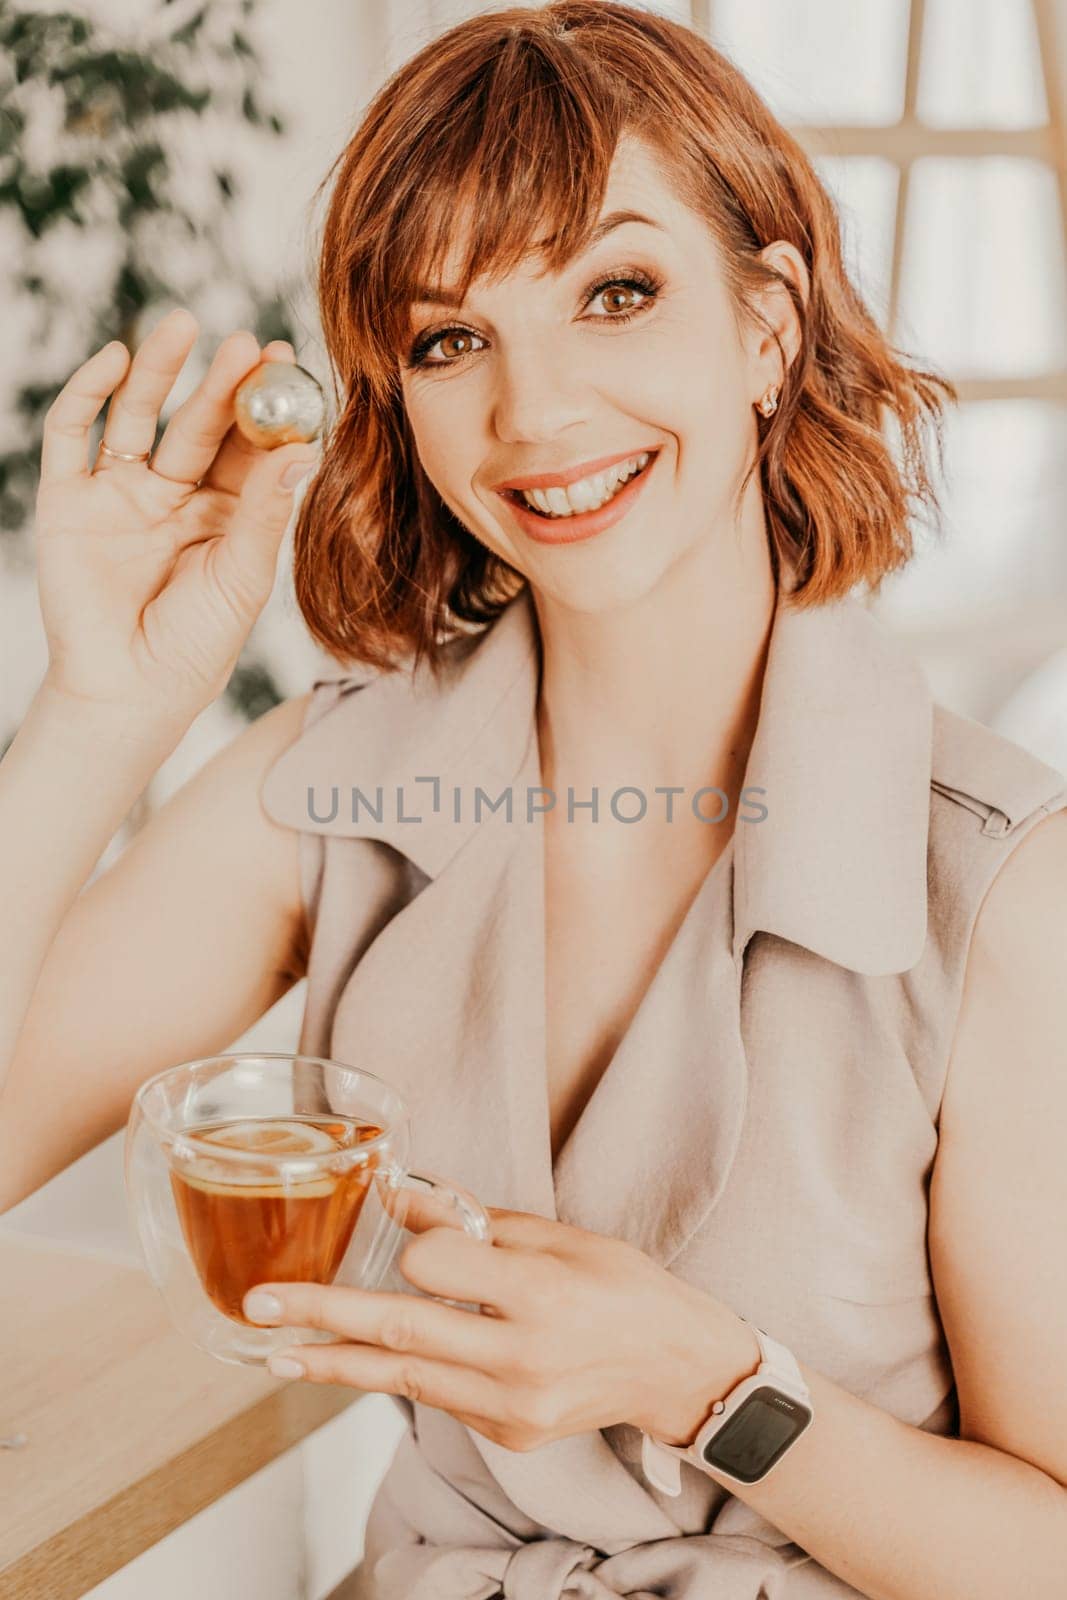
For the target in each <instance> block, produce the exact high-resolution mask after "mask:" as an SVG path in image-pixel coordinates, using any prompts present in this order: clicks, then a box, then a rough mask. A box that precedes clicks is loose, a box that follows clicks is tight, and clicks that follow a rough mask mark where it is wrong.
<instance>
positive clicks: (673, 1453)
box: [641, 1322, 810, 1496]
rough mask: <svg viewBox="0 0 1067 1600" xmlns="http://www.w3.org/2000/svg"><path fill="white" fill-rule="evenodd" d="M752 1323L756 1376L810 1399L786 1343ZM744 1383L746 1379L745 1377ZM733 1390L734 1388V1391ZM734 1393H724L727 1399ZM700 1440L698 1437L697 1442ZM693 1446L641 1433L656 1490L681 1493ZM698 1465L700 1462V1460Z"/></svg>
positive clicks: (643, 1454)
mask: <svg viewBox="0 0 1067 1600" xmlns="http://www.w3.org/2000/svg"><path fill="white" fill-rule="evenodd" d="M748 1326H749V1327H750V1328H751V1329H752V1331H753V1333H754V1334H755V1335H756V1341H757V1343H758V1344H759V1349H760V1364H759V1366H758V1367H757V1368H756V1371H755V1373H754V1374H753V1376H754V1377H760V1378H766V1379H767V1380H768V1382H771V1383H776V1384H777V1385H778V1386H779V1387H780V1388H782V1389H784V1390H786V1392H788V1393H790V1394H792V1395H793V1396H794V1398H795V1399H798V1400H805V1401H807V1400H809V1399H810V1396H809V1394H808V1388H807V1385H806V1384H805V1382H804V1378H803V1374H802V1373H801V1370H800V1367H799V1366H798V1364H797V1361H796V1357H795V1356H794V1355H793V1353H792V1351H791V1350H787V1349H786V1347H785V1345H783V1344H778V1343H777V1342H776V1341H775V1340H774V1339H770V1338H768V1336H767V1335H766V1334H765V1333H764V1331H763V1329H762V1328H757V1327H756V1324H755V1323H754V1322H750V1323H749V1324H748ZM741 1381H742V1382H744V1381H745V1380H744V1379H742V1380H741ZM732 1392H733V1391H732V1390H731V1393H732ZM729 1398H730V1396H729V1395H725V1396H723V1399H724V1401H725V1400H729ZM702 1431H703V1425H702V1426H701V1428H700V1429H698V1430H697V1437H698V1438H699V1436H700V1433H701V1432H702ZM693 1443H694V1444H695V1443H696V1440H694V1441H693ZM692 1449H693V1445H687V1446H683V1445H673V1444H664V1443H663V1441H662V1440H661V1439H656V1438H654V1437H653V1435H652V1434H650V1433H644V1434H642V1436H641V1470H642V1471H643V1472H644V1475H645V1477H646V1478H647V1479H648V1481H649V1483H650V1484H651V1485H652V1487H653V1488H654V1489H658V1490H659V1491H660V1493H661V1494H669V1495H672V1496H673V1495H679V1494H681V1492H682V1462H683V1461H692V1460H694V1457H693V1456H692V1455H691V1454H690V1452H691V1451H692ZM696 1465H698V1466H699V1465H700V1462H699V1461H697V1462H696Z"/></svg>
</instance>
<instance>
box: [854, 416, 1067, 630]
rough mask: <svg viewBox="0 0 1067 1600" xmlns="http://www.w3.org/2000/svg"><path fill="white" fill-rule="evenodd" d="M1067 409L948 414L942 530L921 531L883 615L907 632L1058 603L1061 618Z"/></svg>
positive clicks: (1066, 549) (1065, 577)
mask: <svg viewBox="0 0 1067 1600" xmlns="http://www.w3.org/2000/svg"><path fill="white" fill-rule="evenodd" d="M1065 463H1067V408H1064V407H1062V406H1055V405H1050V404H1048V403H1045V402H1042V401H1039V400H986V401H981V402H977V403H972V404H968V405H963V406H960V407H959V408H958V409H957V410H955V411H951V410H950V412H949V414H948V416H947V417H946V425H945V477H944V479H943V480H942V483H941V497H942V505H943V507H944V513H945V514H944V531H943V533H942V534H941V535H935V534H934V533H932V532H931V531H930V530H928V529H921V530H919V531H918V533H917V535H916V555H915V556H914V557H913V559H912V561H911V562H910V563H909V565H908V566H907V567H905V568H904V570H903V571H902V572H899V573H894V574H893V575H892V576H891V577H889V578H887V579H886V580H885V582H884V583H883V585H882V591H881V594H880V596H879V597H878V599H877V602H876V603H877V607H878V609H879V611H880V612H881V613H882V614H883V615H885V616H886V617H887V618H888V619H889V620H892V621H894V622H898V621H899V622H901V623H903V624H905V625H907V624H929V623H935V622H943V623H949V622H957V621H962V620H966V618H968V617H975V618H979V617H981V616H983V615H986V616H989V615H992V614H996V613H1001V614H1003V613H1005V612H1008V611H1010V610H1013V609H1018V608H1020V607H1026V606H1033V607H1034V608H1035V609H1037V610H1039V611H1040V612H1041V613H1042V614H1044V613H1045V612H1047V611H1048V609H1049V607H1050V603H1051V604H1052V605H1055V603H1056V601H1055V597H1056V596H1057V595H1060V596H1062V598H1063V608H1064V614H1065V615H1067V539H1064V537H1063V506H1064V500H1065V498H1067V466H1065Z"/></svg>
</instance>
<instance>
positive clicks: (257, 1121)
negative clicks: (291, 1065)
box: [170, 1113, 383, 1327]
mask: <svg viewBox="0 0 1067 1600" xmlns="http://www.w3.org/2000/svg"><path fill="white" fill-rule="evenodd" d="M382 1131H383V1130H382V1129H381V1128H380V1127H376V1126H375V1125H374V1124H372V1123H368V1122H361V1121H358V1120H357V1119H356V1118H354V1117H344V1116H339V1115H337V1114H333V1113H332V1114H330V1115H329V1116H320V1117H308V1116H289V1117H241V1118H239V1119H237V1118H230V1119H228V1120H227V1121H220V1122H213V1123H207V1124H204V1125H203V1126H202V1127H197V1128H195V1129H190V1130H189V1132H190V1133H192V1134H193V1135H194V1136H195V1138H196V1139H197V1140H198V1142H200V1143H204V1144H209V1145H217V1146H218V1147H219V1151H220V1159H219V1160H218V1161H217V1162H216V1161H213V1160H212V1159H211V1157H210V1156H209V1155H207V1154H206V1153H201V1152H198V1153H197V1155H196V1157H195V1158H193V1159H191V1160H190V1159H189V1158H188V1157H186V1158H184V1159H183V1161H182V1164H181V1168H180V1170H179V1169H176V1168H174V1167H172V1168H171V1172H170V1182H171V1189H172V1190H173V1193H174V1199H175V1203H176V1205H177V1208H178V1217H179V1220H180V1222H181V1226H182V1232H183V1234H184V1235H185V1242H186V1244H187V1246H188V1248H189V1254H190V1256H191V1257H192V1261H193V1265H194V1266H195V1268H196V1270H197V1273H198V1274H199V1277H200V1281H201V1283H202V1284H203V1286H204V1289H205V1290H206V1292H207V1294H208V1296H209V1297H210V1299H211V1301H212V1302H213V1304H214V1305H216V1306H217V1307H218V1309H219V1310H220V1311H222V1312H223V1313H224V1314H225V1315H226V1316H227V1317H232V1318H233V1319H234V1321H235V1322H241V1323H244V1324H245V1326H246V1327H248V1326H254V1324H250V1323H249V1322H248V1319H247V1317H245V1315H244V1313H243V1311H242V1309H241V1305H242V1301H243V1300H244V1297H245V1294H246V1293H247V1292H248V1290H249V1289H251V1288H253V1287H254V1286H255V1285H256V1284H257V1283H271V1282H279V1283H284V1282H291V1281H305V1282H313V1283H332V1282H333V1279H334V1277H335V1275H336V1273H337V1269H338V1267H339V1266H340V1265H341V1261H342V1260H343V1258H344V1254H345V1251H346V1250H347V1248H348V1244H349V1241H350V1239H351V1237H352V1233H353V1230H354V1229H355V1226H356V1223H357V1222H358V1220H359V1214H360V1211H361V1210H362V1207H363V1202H364V1200H365V1199H366V1197H367V1190H368V1188H369V1187H370V1184H371V1181H372V1178H373V1175H374V1171H375V1165H376V1161H375V1154H374V1153H373V1152H372V1153H371V1155H370V1156H369V1157H368V1159H367V1160H366V1161H363V1162H358V1163H356V1164H355V1165H354V1166H351V1167H349V1168H347V1169H346V1170H343V1171H338V1172H331V1171H329V1170H323V1169H321V1168H320V1169H319V1170H317V1171H314V1172H312V1173H310V1174H308V1175H306V1176H304V1175H301V1174H299V1171H298V1170H296V1171H294V1172H293V1173H289V1172H286V1171H284V1170H283V1171H282V1172H281V1173H280V1174H279V1179H280V1181H275V1182H273V1183H271V1182H266V1181H264V1176H263V1173H262V1172H257V1173H254V1174H253V1173H247V1174H246V1173H244V1172H242V1170H241V1164H240V1163H239V1162H236V1161H229V1162H228V1161H227V1160H226V1159H225V1155H224V1154H223V1152H224V1151H226V1150H234V1151H236V1150H247V1151H254V1152H256V1153H257V1154H262V1155H263V1156H265V1157H272V1156H281V1157H296V1158H298V1157H301V1156H310V1157H322V1158H324V1159H325V1158H328V1157H329V1156H331V1155H339V1154H340V1153H341V1152H343V1151H345V1150H350V1149H352V1148H353V1146H355V1145H359V1144H365V1143H367V1141H368V1140H371V1139H376V1138H377V1137H378V1136H379V1135H380V1134H381V1133H382Z"/></svg>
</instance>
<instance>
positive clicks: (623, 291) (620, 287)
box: [603, 284, 633, 311]
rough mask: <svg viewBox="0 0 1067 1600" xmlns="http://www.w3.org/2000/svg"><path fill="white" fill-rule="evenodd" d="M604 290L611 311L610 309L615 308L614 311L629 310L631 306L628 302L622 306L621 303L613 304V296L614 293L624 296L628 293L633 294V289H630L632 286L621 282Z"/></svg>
mask: <svg viewBox="0 0 1067 1600" xmlns="http://www.w3.org/2000/svg"><path fill="white" fill-rule="evenodd" d="M603 292H604V297H605V304H606V305H607V307H608V309H609V311H610V310H614V311H627V310H629V306H628V305H627V304H625V303H624V304H623V305H621V306H620V305H615V306H612V305H611V296H612V295H623V296H626V295H630V296H632V295H633V290H632V289H630V288H627V287H626V285H625V284H619V285H618V286H617V287H613V288H610V289H605V290H604V291H603Z"/></svg>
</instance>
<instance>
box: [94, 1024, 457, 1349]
mask: <svg viewBox="0 0 1067 1600" xmlns="http://www.w3.org/2000/svg"><path fill="white" fill-rule="evenodd" d="M410 1142H411V1119H410V1116H409V1113H408V1109H407V1107H406V1105H405V1103H404V1101H403V1099H402V1097H401V1096H400V1095H399V1094H398V1093H397V1091H396V1090H395V1089H393V1088H392V1087H391V1086H390V1085H389V1084H388V1083H385V1082H384V1081H383V1080H382V1079H381V1078H377V1077H375V1076H374V1075H373V1073H370V1072H364V1071H363V1070H362V1069H360V1068H356V1067H352V1066H348V1065H346V1064H345V1063H343V1062H340V1061H328V1060H326V1059H325V1058H323V1057H321V1056H305V1055H292V1054H287V1053H281V1052H276V1053H272V1052H268V1053H266V1054H251V1053H231V1054H229V1055H222V1056H210V1057H207V1058H205V1059H203V1060H200V1061H188V1062H185V1063H183V1064H182V1065H180V1066H175V1067H170V1068H168V1070H167V1071H166V1072H160V1073H158V1074H157V1075H156V1076H155V1077H154V1078H149V1079H148V1081H147V1082H146V1083H144V1084H142V1086H141V1088H140V1089H139V1090H138V1091H137V1094H136V1096H135V1097H134V1102H133V1107H132V1110H131V1112H130V1120H129V1123H128V1125H127V1129H126V1148H125V1171H126V1196H127V1201H128V1204H129V1209H130V1216H131V1219H132V1222H133V1226H134V1230H135V1232H136V1234H137V1238H138V1240H139V1242H140V1246H141V1250H142V1253H143V1255H144V1259H145V1265H146V1266H147V1268H148V1272H149V1275H150V1276H151V1278H152V1281H153V1282H154V1283H155V1285H156V1287H157V1288H158V1289H159V1291H160V1293H161V1295H162V1296H163V1299H164V1301H165V1303H166V1306H167V1310H168V1311H169V1313H170V1316H171V1318H172V1320H173V1321H174V1323H175V1324H176V1325H177V1326H178V1327H179V1328H180V1329H181V1330H182V1332H183V1333H185V1334H187V1335H188V1336H189V1338H191V1339H192V1340H193V1341H194V1343H196V1344H198V1345H199V1346H200V1348H201V1349H202V1350H206V1351H208V1352H209V1354H211V1355H213V1356H217V1357H218V1358H219V1360H220V1361H232V1362H240V1363H246V1364H257V1365H258V1364H262V1363H263V1362H265V1361H266V1359H267V1357H268V1356H269V1355H270V1353H271V1352H272V1351H273V1350H279V1349H281V1348H282V1347H283V1346H285V1345H291V1344H321V1343H327V1342H332V1341H335V1340H336V1339H337V1338H338V1335H337V1334H336V1333H333V1332H330V1331H327V1330H323V1329H312V1328H262V1327H257V1326H256V1325H255V1324H254V1323H251V1322H249V1321H248V1320H247V1318H246V1317H245V1316H244V1312H243V1310H242V1301H243V1299H244V1296H245V1294H246V1293H247V1291H248V1290H249V1289H251V1288H253V1287H254V1285H255V1284H257V1283H286V1282H297V1281H303V1282H313V1283H334V1284H347V1285H351V1286H354V1287H356V1288H360V1289H379V1288H382V1287H385V1286H386V1285H387V1284H388V1286H389V1287H394V1288H402V1289H404V1290H405V1291H407V1292H408V1293H415V1292H417V1291H415V1289H414V1288H413V1286H412V1285H411V1284H410V1283H408V1282H407V1280H406V1279H404V1278H402V1277H401V1275H400V1274H399V1273H398V1272H394V1270H393V1263H394V1259H395V1257H396V1254H397V1251H398V1249H399V1247H400V1246H401V1245H402V1244H403V1243H404V1241H405V1240H406V1239H407V1238H409V1237H410V1236H411V1233H412V1232H421V1231H422V1230H423V1229H424V1228H427V1227H431V1226H440V1225H442V1224H443V1225H447V1226H452V1227H456V1228H462V1229H463V1230H464V1231H465V1232H466V1233H468V1234H470V1235H471V1236H472V1237H473V1238H476V1239H483V1240H487V1239H488V1238H489V1219H488V1217H487V1215H486V1213H485V1211H484V1210H483V1209H482V1207H481V1206H480V1205H479V1204H478V1202H477V1201H476V1200H475V1199H474V1198H473V1197H472V1196H471V1195H469V1194H467V1193H465V1191H464V1190H462V1189H458V1188H455V1187H454V1186H452V1185H450V1184H447V1183H444V1182H443V1181H442V1180H440V1179H438V1178H434V1177H430V1176H427V1175H425V1174H419V1173H415V1172H412V1171H410V1169H409V1167H408V1152H409V1149H410Z"/></svg>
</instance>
